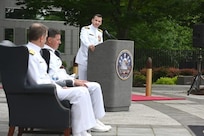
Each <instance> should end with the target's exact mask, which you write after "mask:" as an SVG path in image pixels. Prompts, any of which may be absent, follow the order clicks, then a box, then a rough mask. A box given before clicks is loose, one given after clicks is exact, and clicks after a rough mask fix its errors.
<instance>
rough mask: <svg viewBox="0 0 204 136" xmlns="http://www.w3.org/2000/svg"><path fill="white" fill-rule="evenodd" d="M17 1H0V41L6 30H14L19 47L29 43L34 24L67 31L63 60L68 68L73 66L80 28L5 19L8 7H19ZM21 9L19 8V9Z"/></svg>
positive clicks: (61, 22) (45, 22)
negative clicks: (30, 31)
mask: <svg viewBox="0 0 204 136" xmlns="http://www.w3.org/2000/svg"><path fill="white" fill-rule="evenodd" d="M15 2H16V0H1V1H0V13H1V14H0V41H2V40H4V39H5V37H4V36H5V31H4V30H5V29H6V28H12V29H13V30H14V43H15V44H17V45H21V44H26V43H27V29H28V27H29V26H30V25H31V24H32V23H34V22H40V23H43V24H45V25H46V26H48V27H53V28H56V29H59V30H64V31H65V52H64V53H62V59H63V60H64V61H65V62H66V63H67V68H69V67H71V66H72V64H73V58H74V57H75V55H76V53H77V51H78V48H79V28H78V27H73V26H67V25H64V22H63V21H43V20H23V19H5V8H6V7H17V6H16V5H15ZM17 8H19V7H17Z"/></svg>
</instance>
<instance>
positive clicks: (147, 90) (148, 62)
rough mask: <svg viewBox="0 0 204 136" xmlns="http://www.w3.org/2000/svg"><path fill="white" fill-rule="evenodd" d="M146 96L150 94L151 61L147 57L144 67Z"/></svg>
mask: <svg viewBox="0 0 204 136" xmlns="http://www.w3.org/2000/svg"><path fill="white" fill-rule="evenodd" d="M146 68H147V71H146V96H151V94H152V59H151V58H150V57H148V59H147V65H146Z"/></svg>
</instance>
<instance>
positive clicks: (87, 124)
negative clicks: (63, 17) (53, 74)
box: [26, 23, 105, 136]
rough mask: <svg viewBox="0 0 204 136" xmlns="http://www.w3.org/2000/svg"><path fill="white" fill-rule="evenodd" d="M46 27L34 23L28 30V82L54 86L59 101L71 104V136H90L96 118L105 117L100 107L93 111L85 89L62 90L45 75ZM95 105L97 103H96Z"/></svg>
mask: <svg viewBox="0 0 204 136" xmlns="http://www.w3.org/2000/svg"><path fill="white" fill-rule="evenodd" d="M47 31H48V29H47V27H46V26H45V25H43V24H40V23H34V24H32V25H31V26H30V28H29V35H28V38H29V42H28V44H27V45H26V46H27V48H28V50H29V61H28V73H27V74H28V82H29V83H30V84H33V85H36V84H50V83H52V84H55V85H56V90H57V95H58V97H59V99H60V100H65V99H66V100H69V101H70V103H71V104H72V108H71V114H72V120H71V121H72V136H91V134H89V133H88V132H87V130H89V129H90V128H92V127H94V126H95V125H96V119H95V118H96V117H97V118H100V117H103V116H104V115H105V112H104V111H103V108H102V107H98V108H101V109H99V110H98V111H100V112H98V111H95V109H93V107H92V105H93V103H92V101H91V98H90V94H89V91H88V89H87V88H86V87H83V86H81V87H71V88H68V87H66V88H62V87H61V86H59V85H57V84H56V83H55V82H53V81H52V80H51V78H50V76H49V75H48V74H47V64H46V62H45V60H44V59H43V58H42V56H41V53H40V51H41V49H42V48H43V47H44V44H45V42H46V38H47ZM96 105H97V102H96Z"/></svg>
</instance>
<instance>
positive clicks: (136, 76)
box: [133, 71, 146, 86]
mask: <svg viewBox="0 0 204 136" xmlns="http://www.w3.org/2000/svg"><path fill="white" fill-rule="evenodd" d="M145 83H146V77H145V76H144V75H142V74H141V73H140V72H138V71H135V72H134V73H133V86H144V84H145Z"/></svg>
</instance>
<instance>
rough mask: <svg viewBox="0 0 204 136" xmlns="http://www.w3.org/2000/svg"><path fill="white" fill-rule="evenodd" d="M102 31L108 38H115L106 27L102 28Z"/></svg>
mask: <svg viewBox="0 0 204 136" xmlns="http://www.w3.org/2000/svg"><path fill="white" fill-rule="evenodd" d="M104 33H105V34H106V35H107V36H108V38H109V39H117V38H115V37H114V36H113V35H111V34H110V33H109V32H108V30H107V29H104Z"/></svg>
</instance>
